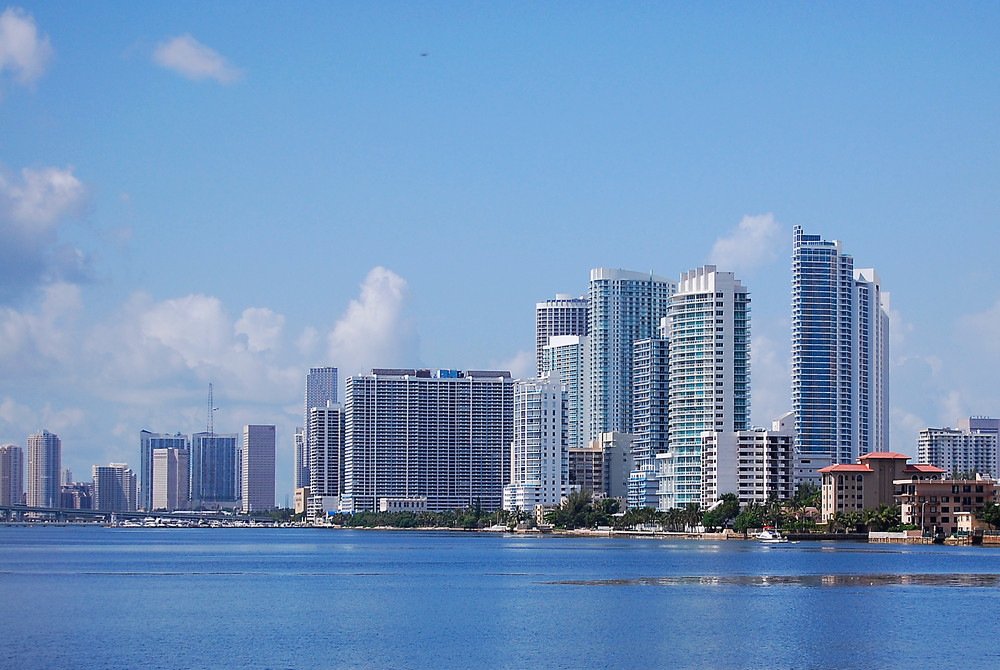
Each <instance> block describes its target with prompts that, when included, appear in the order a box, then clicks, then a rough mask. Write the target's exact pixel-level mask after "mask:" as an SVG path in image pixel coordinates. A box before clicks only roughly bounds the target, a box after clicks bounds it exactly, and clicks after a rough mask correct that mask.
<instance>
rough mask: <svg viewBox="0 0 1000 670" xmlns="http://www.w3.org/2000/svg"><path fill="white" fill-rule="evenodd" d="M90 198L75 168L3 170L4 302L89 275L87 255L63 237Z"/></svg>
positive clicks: (0, 241) (0, 281)
mask: <svg viewBox="0 0 1000 670" xmlns="http://www.w3.org/2000/svg"><path fill="white" fill-rule="evenodd" d="M86 201H87V190H86V188H85V187H84V185H83V184H82V183H81V182H80V180H79V179H77V178H76V176H75V175H74V174H73V168H72V167H67V168H65V169H63V168H57V167H46V168H42V169H38V170H35V169H31V168H24V169H23V170H21V173H20V177H19V178H14V177H11V176H10V175H7V174H4V173H3V172H0V302H2V301H7V300H9V299H11V298H12V297H14V296H16V295H19V294H21V293H23V292H24V290H25V289H28V288H31V287H33V286H36V285H37V284H39V283H40V282H53V281H61V280H66V281H83V280H85V279H86V278H87V267H88V259H87V258H86V256H85V255H84V254H83V253H82V252H81V251H80V250H79V249H76V248H74V247H72V246H70V245H67V244H63V243H60V242H59V235H58V228H59V226H60V225H61V224H63V223H64V222H65V221H67V220H68V219H70V218H73V217H77V216H80V215H81V214H82V212H83V208H84V206H85V204H86Z"/></svg>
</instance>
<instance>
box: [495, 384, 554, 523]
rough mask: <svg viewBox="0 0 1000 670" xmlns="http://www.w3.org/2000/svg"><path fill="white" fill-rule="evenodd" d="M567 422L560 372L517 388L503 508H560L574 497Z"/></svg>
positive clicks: (521, 509)
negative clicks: (571, 491) (571, 487)
mask: <svg viewBox="0 0 1000 670" xmlns="http://www.w3.org/2000/svg"><path fill="white" fill-rule="evenodd" d="M566 420H567V403H566V391H565V389H564V388H563V385H562V382H561V381H560V378H559V373H558V372H551V373H545V374H543V376H542V377H539V378H537V379H527V380H523V381H518V382H516V383H515V385H514V441H513V442H512V444H511V448H510V483H509V484H507V485H506V486H504V488H503V507H504V509H506V510H520V511H522V512H531V511H533V510H534V509H535V505H547V506H556V505H559V502H560V501H561V500H562V498H563V496H565V495H567V494H568V493H569V460H568V459H569V452H568V448H567V433H566Z"/></svg>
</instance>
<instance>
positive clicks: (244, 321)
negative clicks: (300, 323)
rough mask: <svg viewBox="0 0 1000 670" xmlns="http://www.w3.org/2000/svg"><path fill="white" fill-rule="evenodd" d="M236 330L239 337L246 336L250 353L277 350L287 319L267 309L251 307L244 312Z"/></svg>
mask: <svg viewBox="0 0 1000 670" xmlns="http://www.w3.org/2000/svg"><path fill="white" fill-rule="evenodd" d="M234 329H235V331H236V334H237V335H245V336H246V338H247V349H249V350H250V351H267V350H268V349H277V348H278V347H279V345H280V343H281V335H282V332H283V331H284V329H285V317H284V316H282V315H281V314H275V313H274V312H272V311H271V310H269V309H267V308H266V307H251V308H249V309H245V310H243V315H242V316H241V317H240V318H239V320H238V321H237V322H236V324H235V325H234Z"/></svg>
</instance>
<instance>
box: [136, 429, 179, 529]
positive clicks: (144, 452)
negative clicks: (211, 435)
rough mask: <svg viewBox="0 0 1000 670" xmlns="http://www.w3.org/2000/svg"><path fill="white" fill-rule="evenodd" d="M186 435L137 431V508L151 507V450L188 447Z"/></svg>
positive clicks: (147, 508) (145, 508)
mask: <svg viewBox="0 0 1000 670" xmlns="http://www.w3.org/2000/svg"><path fill="white" fill-rule="evenodd" d="M190 447H191V444H190V442H189V441H188V436H187V435H182V434H181V433H175V434H173V435H170V434H167V433H152V432H150V431H148V430H141V431H139V508H140V509H144V510H151V509H153V450H154V449H189V448H190Z"/></svg>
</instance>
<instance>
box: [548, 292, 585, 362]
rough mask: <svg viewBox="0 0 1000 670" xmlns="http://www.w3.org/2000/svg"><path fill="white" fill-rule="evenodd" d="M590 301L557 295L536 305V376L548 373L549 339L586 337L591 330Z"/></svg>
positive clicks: (565, 294) (569, 295)
mask: <svg viewBox="0 0 1000 670" xmlns="http://www.w3.org/2000/svg"><path fill="white" fill-rule="evenodd" d="M589 311H590V300H589V299H587V298H584V297H582V296H581V297H579V298H574V297H573V296H572V295H571V294H569V293H557V294H556V297H555V300H545V301H543V302H539V303H536V304H535V359H536V361H535V364H536V365H535V367H536V370H535V374H536V375H539V376H541V374H542V373H543V372H546V370H547V368H546V366H545V364H546V360H545V347H547V346H548V345H549V338H551V337H558V336H562V335H580V336H583V335H586V334H587V333H588V332H589V329H590V322H589V320H588V313H589Z"/></svg>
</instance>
